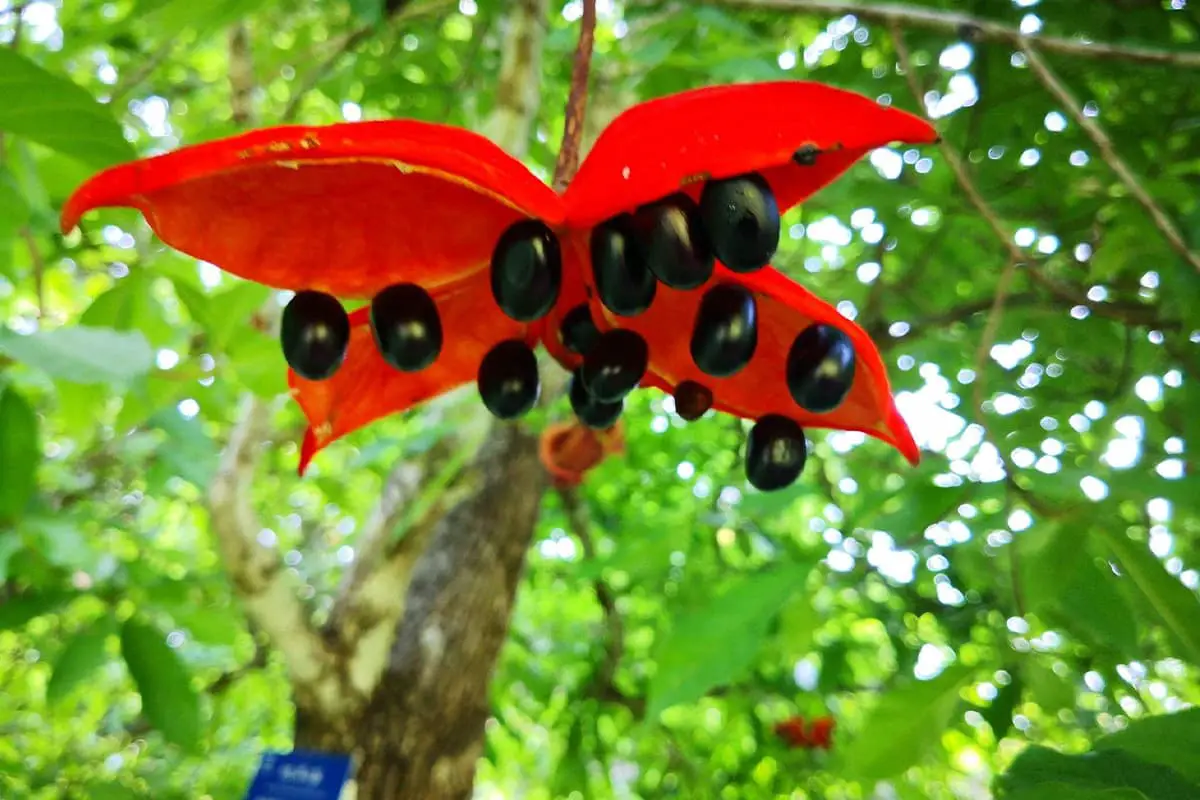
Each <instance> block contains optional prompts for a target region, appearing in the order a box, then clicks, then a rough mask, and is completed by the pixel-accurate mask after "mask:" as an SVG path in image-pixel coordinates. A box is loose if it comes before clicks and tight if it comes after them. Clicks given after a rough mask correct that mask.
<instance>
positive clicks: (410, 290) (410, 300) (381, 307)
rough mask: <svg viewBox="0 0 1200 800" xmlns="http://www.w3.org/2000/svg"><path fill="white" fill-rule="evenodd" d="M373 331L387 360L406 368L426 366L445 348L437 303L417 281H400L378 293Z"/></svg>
mask: <svg viewBox="0 0 1200 800" xmlns="http://www.w3.org/2000/svg"><path fill="white" fill-rule="evenodd" d="M371 335H372V336H373V337H374V338H375V346H376V347H377V348H379V354H380V355H381V356H383V360H384V361H386V362H387V363H389V364H391V365H392V366H393V367H395V368H396V369H398V370H401V371H403V372H417V371H418V370H422V369H425V368H426V367H428V366H429V365H430V364H432V363H433V362H434V361H436V360H437V357H438V354H439V353H441V352H442V322H441V320H440V319H439V318H438V311H437V306H436V305H435V304H434V302H433V298H432V297H430V296H429V292H427V291H425V290H424V289H422V288H421V287H420V286H417V285H416V284H415V283H398V284H396V285H394V286H389V287H388V288H386V289H384V290H383V291H382V292H380V293H379V294H377V295H375V297H374V299H372V300H371Z"/></svg>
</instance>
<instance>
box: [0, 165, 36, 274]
mask: <svg viewBox="0 0 1200 800" xmlns="http://www.w3.org/2000/svg"><path fill="white" fill-rule="evenodd" d="M28 221H29V205H28V204H27V203H26V202H25V198H24V197H22V196H21V188H20V187H19V186H18V185H17V179H16V177H14V176H13V174H12V170H10V169H8V167H6V166H4V165H2V164H0V275H11V274H12V249H13V247H14V245H15V244H16V239H17V231H18V230H20V228H21V226H22V225H24V224H25V223H26V222H28Z"/></svg>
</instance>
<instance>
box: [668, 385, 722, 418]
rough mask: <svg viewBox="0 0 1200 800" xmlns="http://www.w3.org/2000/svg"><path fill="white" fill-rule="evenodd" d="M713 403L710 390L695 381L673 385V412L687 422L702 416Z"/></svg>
mask: <svg viewBox="0 0 1200 800" xmlns="http://www.w3.org/2000/svg"><path fill="white" fill-rule="evenodd" d="M712 404H713V394H712V391H711V390H710V389H709V388H708V387H707V386H703V385H701V384H699V383H696V382H695V381H684V382H683V383H681V384H679V385H678V386H676V387H675V413H676V414H678V415H679V416H681V417H683V418H684V419H685V420H687V421H688V422H694V421H695V420H698V419H700V418H701V417H703V416H704V414H705V412H707V411H708V410H709V409H710V408H712Z"/></svg>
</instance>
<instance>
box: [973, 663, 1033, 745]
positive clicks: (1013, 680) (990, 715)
mask: <svg viewBox="0 0 1200 800" xmlns="http://www.w3.org/2000/svg"><path fill="white" fill-rule="evenodd" d="M1008 674H1009V676H1010V679H1009V681H1008V683H1007V684H1006V685H1004V686H1001V687H1000V689H999V691H997V692H996V697H995V699H994V700H992V703H991V705H989V706H988V707H987V708H986V709H984V710H983V712H981V713H982V714H983V719H984V721H985V722H987V724H988V725H990V726H991V728H992V734H993V735H994V736H995V737H996V740H997V741H999V740H1000V739H1003V738H1004V737H1005V736H1006V735H1007V734H1008V731H1009V729H1010V728H1011V727H1012V722H1013V710H1014V709H1015V708H1016V707H1017V703H1019V702H1021V692H1022V691H1023V690H1024V684H1023V683H1022V681H1021V674H1020V673H1019V672H1017V671H1016V670H1011V669H1010V670H1009V671H1008Z"/></svg>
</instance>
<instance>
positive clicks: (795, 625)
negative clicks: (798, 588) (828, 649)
mask: <svg viewBox="0 0 1200 800" xmlns="http://www.w3.org/2000/svg"><path fill="white" fill-rule="evenodd" d="M821 622H822V620H821V617H820V616H819V615H818V614H817V610H816V609H815V608H813V604H812V598H811V597H809V596H808V595H807V594H805V593H800V594H797V595H795V596H793V597H792V599H791V600H789V601H788V602H787V605H785V606H784V607H783V611H782V613H780V615H779V638H780V643H781V644H782V645H783V648H784V652H785V653H786V654H787V655H789V656H792V657H795V658H800V657H802V656H804V655H806V654H807V653H808V652H809V651H810V650H811V649H812V643H813V634H814V633H816V631H817V628H819V627H820V626H821Z"/></svg>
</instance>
